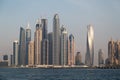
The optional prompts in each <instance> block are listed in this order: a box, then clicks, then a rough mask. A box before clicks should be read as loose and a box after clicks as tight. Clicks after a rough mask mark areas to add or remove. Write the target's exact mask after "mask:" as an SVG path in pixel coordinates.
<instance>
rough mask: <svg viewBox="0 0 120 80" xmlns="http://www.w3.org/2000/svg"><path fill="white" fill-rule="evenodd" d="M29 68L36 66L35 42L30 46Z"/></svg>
mask: <svg viewBox="0 0 120 80" xmlns="http://www.w3.org/2000/svg"><path fill="white" fill-rule="evenodd" d="M28 66H30V67H32V66H34V41H30V42H29V44H28Z"/></svg>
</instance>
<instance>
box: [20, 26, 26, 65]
mask: <svg viewBox="0 0 120 80" xmlns="http://www.w3.org/2000/svg"><path fill="white" fill-rule="evenodd" d="M25 54H26V41H25V29H24V28H22V27H20V38H19V54H18V56H19V57H18V58H19V59H18V62H19V65H25V60H26V59H25V58H26V57H25Z"/></svg>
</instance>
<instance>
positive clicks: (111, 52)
mask: <svg viewBox="0 0 120 80" xmlns="http://www.w3.org/2000/svg"><path fill="white" fill-rule="evenodd" d="M114 44H115V42H114V41H113V40H111V41H109V42H108V60H109V62H110V65H113V63H114V56H115V45H114Z"/></svg>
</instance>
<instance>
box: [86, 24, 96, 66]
mask: <svg viewBox="0 0 120 80" xmlns="http://www.w3.org/2000/svg"><path fill="white" fill-rule="evenodd" d="M85 63H86V65H87V66H93V64H94V30H93V27H92V25H88V26H87V52H86V60H85Z"/></svg>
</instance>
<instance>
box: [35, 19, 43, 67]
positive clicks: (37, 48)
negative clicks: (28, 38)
mask: <svg viewBox="0 0 120 80" xmlns="http://www.w3.org/2000/svg"><path fill="white" fill-rule="evenodd" d="M34 40H35V65H40V64H41V45H42V27H41V22H40V20H39V19H38V21H37V24H36V31H35V35H34Z"/></svg>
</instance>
